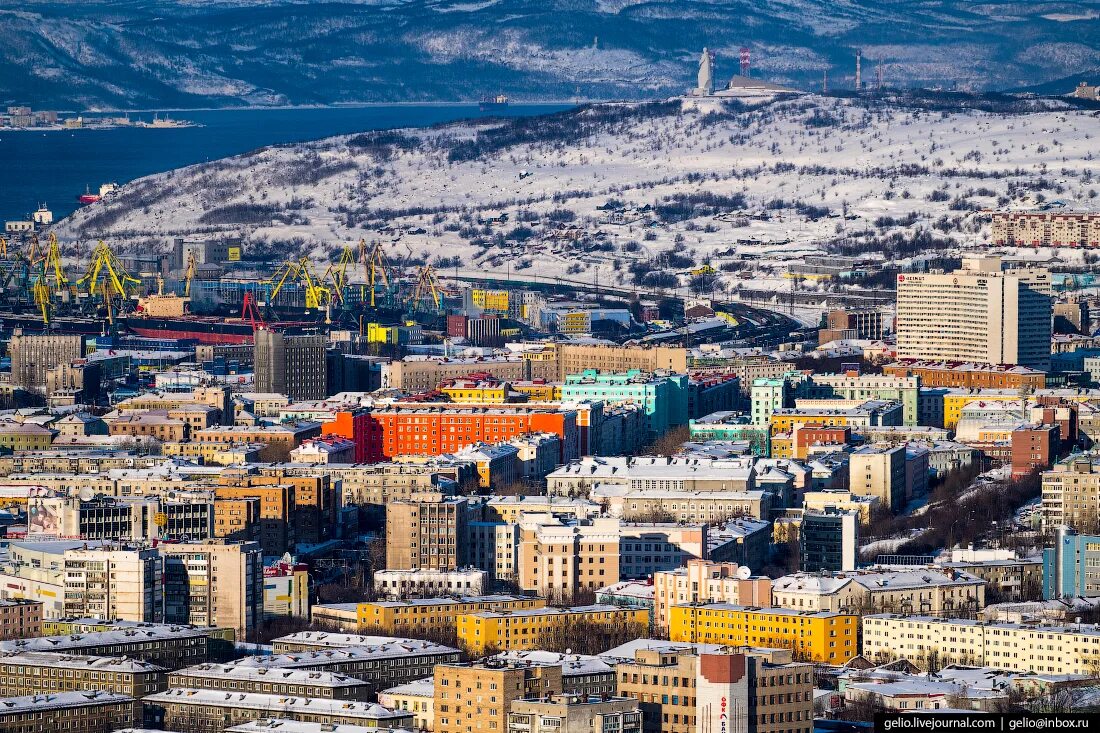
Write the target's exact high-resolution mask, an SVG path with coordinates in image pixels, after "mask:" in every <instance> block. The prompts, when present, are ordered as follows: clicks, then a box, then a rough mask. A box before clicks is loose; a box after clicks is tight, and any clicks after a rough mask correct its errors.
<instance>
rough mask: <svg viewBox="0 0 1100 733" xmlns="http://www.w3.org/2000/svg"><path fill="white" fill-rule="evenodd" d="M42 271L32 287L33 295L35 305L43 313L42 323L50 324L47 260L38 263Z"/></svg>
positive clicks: (43, 259)
mask: <svg viewBox="0 0 1100 733" xmlns="http://www.w3.org/2000/svg"><path fill="white" fill-rule="evenodd" d="M38 262H39V265H40V268H41V269H40V270H39V272H38V275H37V277H35V278H34V284H33V285H31V293H32V295H33V296H34V304H35V305H37V306H38V308H39V310H41V311H42V323H43V324H45V325H47V326H48V325H49V324H50V286H49V283H48V282H47V278H48V274H49V269H48V268H47V266H46V258H42V259H41V260H39V261H38Z"/></svg>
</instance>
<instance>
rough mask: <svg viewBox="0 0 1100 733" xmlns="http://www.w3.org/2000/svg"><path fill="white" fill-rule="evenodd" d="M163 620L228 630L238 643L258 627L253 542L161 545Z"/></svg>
mask: <svg viewBox="0 0 1100 733" xmlns="http://www.w3.org/2000/svg"><path fill="white" fill-rule="evenodd" d="M158 549H159V550H160V552H161V554H162V555H163V556H164V587H165V590H164V617H165V620H166V621H169V622H173V623H187V624H193V625H195V626H217V627H219V628H226V629H233V630H235V631H236V633H237V638H238V639H245V638H246V637H247V636H248V634H249V632H251V631H252V630H253V629H258V628H259V627H260V626H261V625H262V623H263V613H264V608H263V598H264V588H263V584H264V570H263V551H262V550H261V549H260V545H259V543H257V542H234V541H229V540H225V539H210V540H204V541H202V542H193V543H180V544H162V545H160V547H159V548H158Z"/></svg>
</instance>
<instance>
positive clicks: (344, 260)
mask: <svg viewBox="0 0 1100 733" xmlns="http://www.w3.org/2000/svg"><path fill="white" fill-rule="evenodd" d="M352 262H355V250H353V249H352V248H351V246H346V247H344V251H343V252H341V253H340V259H339V260H337V261H336V262H334V263H332V264H330V265H329V266H328V269H326V270H325V274H324V275H322V276H321V284H322V285H323V284H325V283H328V284H329V285H330V286H331V288H332V293H331V295H332V298H333V299H334V300H335V301H336V302H337V303H341V304H342V303H343V302H344V287H345V286H346V285H347V284H348V265H350V264H351V263H352Z"/></svg>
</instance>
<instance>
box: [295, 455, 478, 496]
mask: <svg viewBox="0 0 1100 733" xmlns="http://www.w3.org/2000/svg"><path fill="white" fill-rule="evenodd" d="M308 470H309V472H310V473H311V474H312V475H316V476H329V477H330V478H331V479H332V480H333V481H335V480H337V479H339V480H340V482H341V492H342V496H343V501H344V504H360V505H362V504H374V505H376V506H385V505H386V504H388V503H390V502H391V501H393V500H395V499H410V498H412V497H414V496H415V495H417V494H433V493H434V494H438V493H451V491H450V490H451V489H454V488H457V485H456V484H452V483H451V482H450V472H451V471H452V470H453V467H452V466H447V465H443V464H442V463H439V462H437V461H433V460H427V461H426V462H425V463H423V464H419V463H373V464H369V465H365V464H352V465H348V464H332V465H319V466H311V467H310V468H309V469H308ZM298 471H299V469H294V468H290V469H287V475H288V476H292V475H295V474H296V473H297V472H298Z"/></svg>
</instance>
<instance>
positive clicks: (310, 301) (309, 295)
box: [267, 257, 332, 308]
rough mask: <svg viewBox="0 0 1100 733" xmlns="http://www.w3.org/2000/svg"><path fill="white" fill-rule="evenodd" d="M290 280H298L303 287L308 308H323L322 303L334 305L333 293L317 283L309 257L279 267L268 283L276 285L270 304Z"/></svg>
mask: <svg viewBox="0 0 1100 733" xmlns="http://www.w3.org/2000/svg"><path fill="white" fill-rule="evenodd" d="M288 280H296V281H297V282H298V284H299V285H300V286H301V287H302V290H303V292H304V293H305V306H306V308H321V307H322V303H324V304H325V305H329V304H331V303H332V293H331V292H330V291H329V289H328V288H326V287H324V286H323V285H321V284H320V283H319V282H318V281H317V278H316V277H315V276H314V274H313V271H312V268H311V267H310V264H309V258H308V257H303V258H301V259H300V260H298V261H297V262H295V261H294V260H287V261H286V262H284V263H283V264H282V265H280V266H279V269H277V270H276V271H275V273H274V274H273V275H272V276H271V278H270V279H269V280H268V281H267V283H268V285H274V288H272V290H271V296H270V302H272V303H274V302H275V298H276V297H277V296H278V295H279V293H280V292H281V291H282V289H283V286H284V285H286V283H287V281H288Z"/></svg>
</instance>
